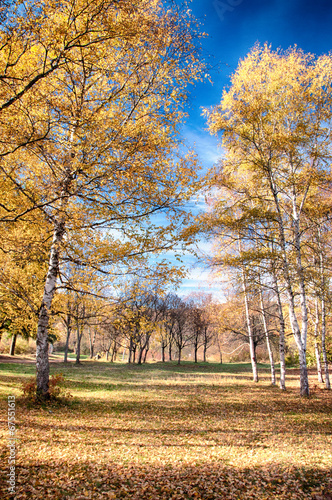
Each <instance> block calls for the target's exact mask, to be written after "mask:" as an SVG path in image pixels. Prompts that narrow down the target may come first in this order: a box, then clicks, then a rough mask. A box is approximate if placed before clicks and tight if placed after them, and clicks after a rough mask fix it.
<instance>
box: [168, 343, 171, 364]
mask: <svg viewBox="0 0 332 500" xmlns="http://www.w3.org/2000/svg"><path fill="white" fill-rule="evenodd" d="M168 361H172V342H171V341H170V343H169V346H168Z"/></svg>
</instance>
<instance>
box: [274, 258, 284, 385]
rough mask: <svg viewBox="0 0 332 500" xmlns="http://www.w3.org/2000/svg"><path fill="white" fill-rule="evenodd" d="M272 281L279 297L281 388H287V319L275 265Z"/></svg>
mask: <svg viewBox="0 0 332 500" xmlns="http://www.w3.org/2000/svg"><path fill="white" fill-rule="evenodd" d="M272 282H273V288H274V292H275V294H276V297H277V306H278V316H279V360H280V389H281V390H282V391H285V390H286V362H285V319H284V313H283V310H282V303H281V297H280V291H279V285H278V279H277V275H276V270H275V268H274V266H273V267H272Z"/></svg>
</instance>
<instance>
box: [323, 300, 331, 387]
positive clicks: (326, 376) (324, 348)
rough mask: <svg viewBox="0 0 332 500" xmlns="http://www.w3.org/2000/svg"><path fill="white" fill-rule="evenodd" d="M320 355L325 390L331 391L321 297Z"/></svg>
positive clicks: (324, 315) (324, 313)
mask: <svg viewBox="0 0 332 500" xmlns="http://www.w3.org/2000/svg"><path fill="white" fill-rule="evenodd" d="M322 354H323V362H324V375H325V387H326V389H328V390H331V384H330V374H329V364H328V361H327V353H326V310H325V299H324V297H322Z"/></svg>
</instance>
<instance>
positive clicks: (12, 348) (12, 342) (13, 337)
mask: <svg viewBox="0 0 332 500" xmlns="http://www.w3.org/2000/svg"><path fill="white" fill-rule="evenodd" d="M16 339H17V334H16V333H14V334H13V336H12V341H11V344H10V351H9V355H10V356H14V355H15V347H16Z"/></svg>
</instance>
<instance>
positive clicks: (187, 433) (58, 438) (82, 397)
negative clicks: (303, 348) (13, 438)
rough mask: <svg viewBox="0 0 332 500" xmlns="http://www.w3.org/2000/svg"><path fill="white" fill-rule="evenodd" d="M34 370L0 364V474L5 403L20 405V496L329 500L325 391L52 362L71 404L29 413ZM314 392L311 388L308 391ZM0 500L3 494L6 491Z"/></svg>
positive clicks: (232, 377) (238, 374)
mask: <svg viewBox="0 0 332 500" xmlns="http://www.w3.org/2000/svg"><path fill="white" fill-rule="evenodd" d="M34 371H35V368H34V365H32V364H24V365H23V364H9V363H3V364H0V405H1V423H2V425H1V444H2V452H1V474H2V478H0V484H2V485H5V479H6V474H7V472H8V451H7V450H8V448H6V446H7V444H6V443H7V439H8V430H7V428H6V426H7V396H8V395H9V394H13V395H15V396H17V401H16V423H17V438H18V441H17V466H16V473H17V489H16V492H17V493H16V497H15V498H17V499H21V498H22V499H23V498H33V499H42V498H44V499H46V498H50V499H55V500H58V499H67V498H70V499H75V500H80V499H127V500H129V499H132V500H145V499H151V500H154V499H164V500H170V499H174V500H175V499H178V500H181V499H183V500H184V499H211V500H212V499H220V500H223V499H225V500H228V499H250V498H259V499H285V500H286V499H287V500H288V499H299V500H302V499H317V500H322V499H331V498H332V497H331V496H330V495H329V492H331V491H332V474H331V473H332V422H331V412H332V394H331V393H329V392H328V391H325V390H323V389H322V388H321V387H320V386H319V384H318V383H317V382H316V377H315V373H314V372H312V373H311V374H310V379H311V386H312V394H311V396H310V398H308V399H302V398H300V396H299V394H298V375H297V373H296V371H295V370H288V376H287V384H288V390H287V392H286V393H282V392H281V391H280V390H279V389H278V388H275V387H272V386H270V379H269V371H268V367H267V366H266V365H260V374H261V381H260V382H259V384H254V383H253V382H252V381H251V371H250V365H247V364H227V365H222V366H221V365H217V364H202V363H201V364H199V366H195V365H194V364H193V363H184V364H183V365H182V366H180V367H178V366H176V364H165V365H163V364H161V363H155V364H149V365H146V366H131V367H128V366H127V365H124V364H115V365H111V364H110V363H106V362H101V361H99V362H92V361H86V360H84V361H83V362H82V365H81V366H79V367H76V366H74V364H73V363H69V366H64V364H63V363H58V364H52V365H51V372H53V373H59V372H62V373H63V374H64V375H65V377H66V379H67V381H68V384H67V385H68V388H69V389H70V391H71V393H72V395H73V398H72V399H71V400H70V401H69V403H68V404H67V405H64V404H62V405H53V406H50V407H45V408H38V409H37V408H33V409H29V408H27V406H26V405H25V404H24V403H23V401H22V399H21V398H20V394H21V393H20V390H19V387H20V381H21V380H22V379H24V378H27V377H29V376H31V375H33V374H34ZM315 384H316V387H314V385H315ZM2 495H3V496H2V498H10V497H9V496H7V497H6V489H3V493H2Z"/></svg>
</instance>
